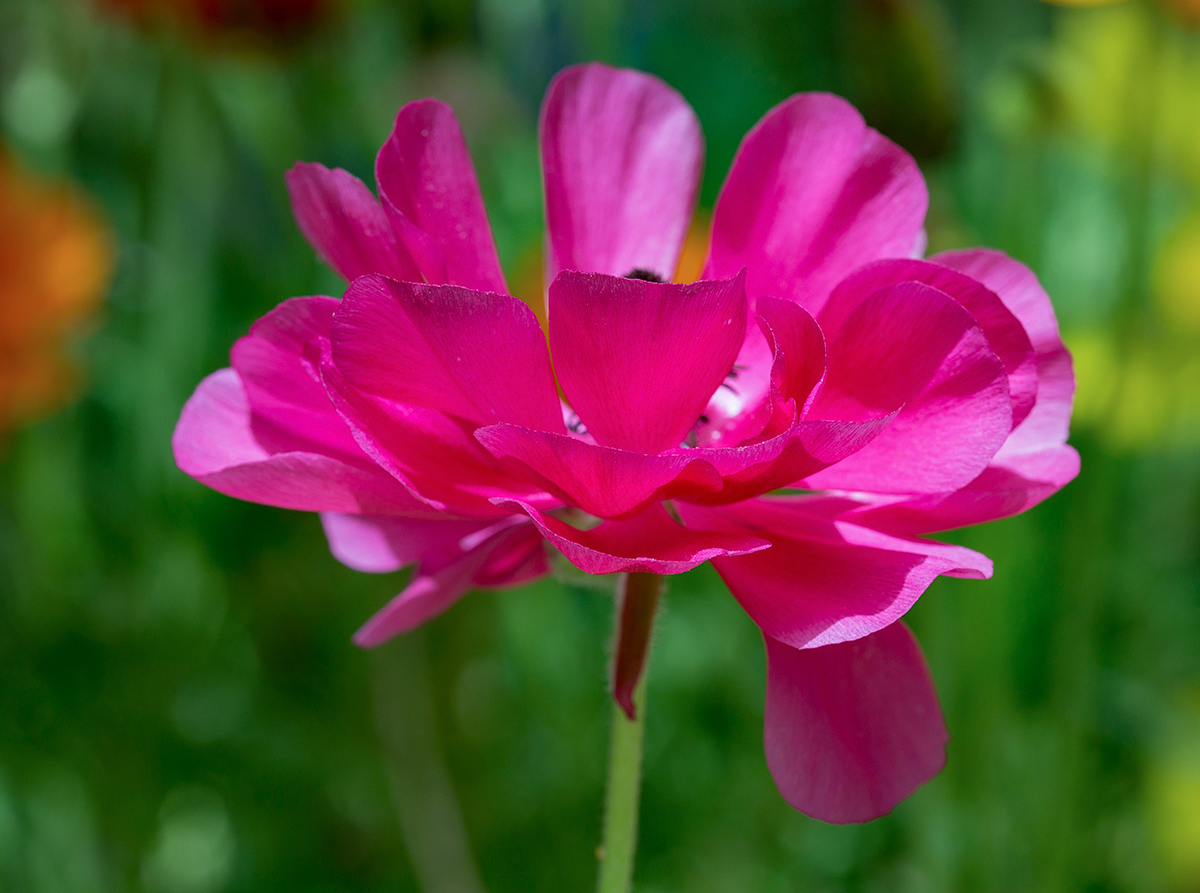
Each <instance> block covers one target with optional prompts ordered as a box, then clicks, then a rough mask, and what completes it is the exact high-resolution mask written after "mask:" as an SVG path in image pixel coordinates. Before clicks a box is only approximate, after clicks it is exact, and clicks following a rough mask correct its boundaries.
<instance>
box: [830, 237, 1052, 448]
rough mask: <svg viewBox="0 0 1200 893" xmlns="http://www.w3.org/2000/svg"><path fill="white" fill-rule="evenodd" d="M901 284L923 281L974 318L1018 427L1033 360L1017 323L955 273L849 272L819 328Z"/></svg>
mask: <svg viewBox="0 0 1200 893" xmlns="http://www.w3.org/2000/svg"><path fill="white" fill-rule="evenodd" d="M901 282H922V283H924V284H925V285H928V286H931V287H933V288H936V289H938V290H939V291H941V292H943V293H944V294H946V295H949V296H950V297H951V298H953V299H954V300H955V301H957V302H958V303H959V304H961V305H962V306H963V307H964V308H965V309H966V310H967V312H968V313H970V314H971V316H973V317H974V318H975V322H976V323H977V324H978V325H979V328H981V329H982V330H983V333H984V335H986V336H987V339H988V344H989V345H991V348H992V351H993V352H994V353H995V354H996V356H997V357H999V358H1000V362H1002V363H1003V364H1004V371H1005V373H1006V374H1007V375H1008V388H1009V392H1010V393H1011V394H1012V400H1013V424H1014V426H1015V425H1017V424H1018V423H1020V421H1021V420H1022V419H1024V418H1025V417H1026V416H1027V415H1029V411H1030V410H1031V409H1033V404H1034V401H1035V400H1036V399H1037V390H1038V372H1037V358H1036V356H1035V355H1034V352H1033V345H1032V344H1031V343H1030V341H1029V336H1028V335H1026V334H1025V329H1024V327H1023V326H1022V325H1021V322H1020V320H1018V319H1017V317H1016V316H1015V315H1014V314H1013V312H1012V311H1011V310H1009V309H1008V307H1006V306H1005V305H1004V302H1003V301H1001V300H1000V297H999V296H998V295H997V294H996V293H995V292H994V291H992V290H991V289H990V288H988V287H987V286H985V285H983V284H982V283H980V282H978V281H976V280H975V279H972V278H971V277H970V276H967V275H965V274H963V273H959V272H958V271H957V270H952V269H950V268H949V267H947V266H942V265H941V264H936V263H929V262H927V261H921V260H884V261H879V262H877V263H874V264H870V265H869V266H867V267H864V268H863V269H861V270H859V271H857V272H855V273H853V274H851V275H850V276H849V277H848V278H847V279H845V280H844V281H843V282H842V283H840V284H839V285H838V286H837V288H836V289H834V293H833V295H832V296H831V297H830V299H829V303H828V304H826V305H825V308H824V310H822V311H821V326H822V327H823V328H825V329H827V330H830V331H834V330H837V329H838V328H840V327H841V325H842V324H843V323H844V322H845V320H846V319H847V318H848V317H849V315H850V314H851V313H852V312H853V311H854V309H855V308H856V307H857V306H858V305H859V303H860V302H861V301H862V300H863V299H864V298H866V297H867V296H868V295H870V294H871V293H872V292H874V291H876V290H878V289H880V288H884V287H886V286H889V285H896V284H898V283H901Z"/></svg>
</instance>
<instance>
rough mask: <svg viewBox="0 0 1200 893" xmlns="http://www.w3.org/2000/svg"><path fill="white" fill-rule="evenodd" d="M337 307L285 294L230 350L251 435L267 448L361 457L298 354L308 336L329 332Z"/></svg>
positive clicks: (317, 299)
mask: <svg viewBox="0 0 1200 893" xmlns="http://www.w3.org/2000/svg"><path fill="white" fill-rule="evenodd" d="M337 307H338V301H336V300H335V299H333V298H323V297H311V298H291V299H289V300H287V301H284V302H283V303H282V304H280V305H279V306H278V307H276V308H275V309H274V310H272V311H271V312H270V313H268V314H267V315H266V316H264V317H262V318H261V319H259V320H258V321H257V322H255V323H254V325H253V326H251V327H250V334H248V335H246V336H245V337H244V338H240V339H238V341H237V342H236V343H235V344H234V345H233V350H232V351H230V355H231V358H232V365H233V368H234V369H235V370H236V371H237V374H238V377H239V378H240V379H241V381H242V386H243V387H244V388H245V391H246V398H247V400H248V401H249V403H250V408H251V411H252V415H251V421H250V424H251V428H252V430H253V432H254V437H255V439H256V440H257V441H258V442H259V443H260V444H262V446H263V447H264V448H265V449H266V450H267V451H268V452H271V453H279V452H291V451H304V452H312V453H320V454H323V455H327V456H335V457H338V458H345V459H348V460H350V461H362V460H364V459H365V458H366V457H365V456H364V455H363V452H362V450H360V449H359V448H358V445H357V444H356V443H355V442H354V438H353V436H352V435H351V433H350V429H349V428H347V427H346V423H345V422H343V421H342V419H341V417H340V416H338V414H337V410H335V409H334V407H333V404H332V403H331V402H330V400H329V395H328V394H326V393H325V388H324V386H323V385H322V384H321V380H320V377H319V376H318V374H317V373H316V371H315V370H314V369H313V368H312V364H311V362H310V360H309V359H308V358H306V357H305V356H304V353H305V350H306V348H307V347H308V345H309V344H310V343H311V342H312V341H313V340H314V339H316V338H327V337H328V336H329V325H330V322H331V321H332V319H333V312H334V310H336V309H337Z"/></svg>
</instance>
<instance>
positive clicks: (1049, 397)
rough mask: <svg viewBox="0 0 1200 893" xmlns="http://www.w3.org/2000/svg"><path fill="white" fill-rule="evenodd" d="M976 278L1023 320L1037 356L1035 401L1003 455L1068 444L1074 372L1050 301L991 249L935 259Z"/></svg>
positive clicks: (1029, 274) (1028, 275) (1027, 274)
mask: <svg viewBox="0 0 1200 893" xmlns="http://www.w3.org/2000/svg"><path fill="white" fill-rule="evenodd" d="M932 260H934V261H935V262H937V263H939V264H944V265H945V266H948V267H953V268H954V269H956V270H960V271H962V272H963V273H966V274H967V275H968V276H971V277H973V278H975V279H978V280H979V281H980V282H982V283H983V284H984V285H986V286H987V287H988V288H990V289H991V290H992V291H994V292H995V293H996V294H998V295H999V296H1000V299H1001V300H1002V301H1004V303H1005V305H1006V306H1007V307H1008V309H1009V310H1011V311H1012V312H1013V314H1014V315H1015V316H1016V317H1017V319H1019V320H1020V321H1021V325H1023V326H1024V327H1025V331H1026V333H1027V334H1028V335H1029V340H1030V341H1031V342H1032V343H1033V349H1034V352H1035V353H1036V355H1037V371H1038V389H1037V403H1036V405H1035V406H1034V408H1033V411H1032V412H1030V414H1029V416H1028V418H1026V419H1025V420H1024V421H1023V422H1021V424H1020V425H1019V426H1017V427H1016V428H1015V429H1014V430H1013V433H1012V436H1010V437H1009V439H1008V441H1007V442H1006V443H1005V444H1004V447H1003V449H1002V450H1001V453H1000V457H1001V458H1003V457H1006V456H1012V455H1017V454H1022V453H1030V452H1034V451H1037V450H1041V449H1044V448H1046V447H1057V446H1061V445H1062V444H1064V443H1066V442H1067V433H1068V431H1069V428H1070V424H1071V406H1072V404H1073V403H1074V399H1075V372H1074V369H1073V368H1072V365H1071V354H1070V353H1069V352H1068V351H1067V348H1066V346H1065V345H1064V344H1063V342H1062V338H1061V337H1060V335H1059V333H1058V320H1057V319H1056V318H1055V316H1054V307H1053V306H1052V305H1051V304H1050V298H1049V296H1048V295H1047V294H1046V291H1045V289H1043V288H1042V286H1041V283H1039V282H1038V280H1037V277H1036V276H1035V275H1034V274H1033V271H1031V270H1030V269H1029V268H1028V267H1026V266H1025V265H1024V264H1022V263H1020V262H1018V261H1015V260H1013V259H1012V258H1011V257H1009V256H1008V255H1006V254H1003V253H1002V252H999V251H994V250H992V249H989V248H974V249H970V250H967V251H948V252H945V253H944V254H939V255H936V256H935V257H933V258H932Z"/></svg>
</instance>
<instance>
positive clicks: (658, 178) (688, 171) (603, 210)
mask: <svg viewBox="0 0 1200 893" xmlns="http://www.w3.org/2000/svg"><path fill="white" fill-rule="evenodd" d="M539 134H540V138H541V146H542V172H543V178H544V182H545V194H546V230H547V247H548V251H547V256H546V282H548V283H549V282H553V281H554V277H555V276H557V275H558V274H559V273H560V272H561V271H562V270H579V271H581V272H585V273H608V274H610V275H613V276H626V275H628V274H629V273H630V272H631V271H633V270H638V269H641V270H647V271H650V272H654V273H657V274H658V275H659V277H661V278H662V279H664V280H669V279H670V278H671V276H672V274H673V273H674V272H675V264H676V262H677V261H678V259H679V251H680V249H681V247H682V246H683V239H684V236H685V235H686V234H687V229H688V224H689V223H690V221H691V217H692V207H693V205H694V203H695V197H696V186H697V183H698V182H699V179H700V169H701V167H702V165H703V162H704V142H703V137H702V136H701V134H700V122H699V121H698V120H697V119H696V115H695V113H694V112H693V111H692V109H691V106H689V105H688V104H687V103H686V102H685V101H684V99H683V97H682V96H680V95H679V94H678V93H677V92H676V91H675V90H672V89H671V88H670V87H668V86H667V85H666V84H664V83H663V82H662V81H660V80H659V79H658V78H656V77H652V76H651V75H648V74H643V73H642V72H640V71H631V70H629V69H616V68H610V67H609V66H607V65H602V64H600V63H597V62H593V63H590V64H587V65H577V66H574V67H572V68H567V69H564V70H563V71H561V72H559V74H558V75H556V76H555V78H554V80H553V81H552V82H551V83H550V87H549V89H548V90H547V91H546V99H545V102H544V103H543V104H542V114H541V121H540V123H539ZM733 272H737V271H736V270H734V271H733Z"/></svg>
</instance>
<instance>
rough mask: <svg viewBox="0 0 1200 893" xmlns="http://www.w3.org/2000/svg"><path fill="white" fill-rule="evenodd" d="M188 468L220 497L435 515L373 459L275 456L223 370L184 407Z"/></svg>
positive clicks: (180, 449)
mask: <svg viewBox="0 0 1200 893" xmlns="http://www.w3.org/2000/svg"><path fill="white" fill-rule="evenodd" d="M171 446H172V448H173V449H174V452H175V462H176V464H177V465H178V466H179V468H180V470H181V471H183V472H184V473H185V474H188V475H190V476H192V477H193V478H195V479H196V480H198V481H200V483H202V484H205V485H207V486H209V487H212V488H213V489H214V490H216V491H217V492H219V493H224V494H226V495H227V496H233V497H235V498H237V499H245V500H247V501H248V502H259V503H264V504H266V505H274V506H278V507H280V508H288V509H300V510H302V511H330V512H351V513H359V512H366V513H370V514H400V515H409V514H417V515H428V514H430V510H429V507H428V506H426V505H425V504H423V503H422V502H420V501H419V500H418V499H416V498H415V497H414V496H413V495H412V494H411V493H410V492H409V491H408V490H407V489H405V488H404V487H403V486H401V484H400V483H398V482H397V481H395V480H394V479H393V478H392V477H391V476H389V475H388V474H387V473H386V472H384V471H383V470H382V469H380V468H378V467H377V466H375V465H373V464H372V463H371V462H370V461H369V460H368V459H367V458H366V457H365V456H364V457H363V461H362V462H361V463H350V462H347V461H344V460H342V459H339V458H334V457H330V456H324V455H319V454H316V453H311V452H299V451H293V452H280V453H271V452H269V451H268V450H266V449H265V448H264V447H263V446H262V444H260V443H259V442H258V440H257V439H255V436H254V433H253V431H252V429H251V412H250V404H249V403H248V402H247V400H246V392H245V389H244V388H243V387H242V383H241V380H240V379H239V378H238V374H237V373H236V372H235V371H234V370H232V369H220V370H218V371H216V372H214V373H213V374H212V375H209V376H208V377H207V378H205V379H204V380H203V381H202V382H200V384H199V385H198V386H197V388H196V391H195V393H194V394H192V396H191V397H190V398H189V399H188V402H187V403H186V404H184V407H183V412H182V413H180V416H179V422H178V423H177V424H176V426H175V433H174V435H173V437H172V438H171Z"/></svg>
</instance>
